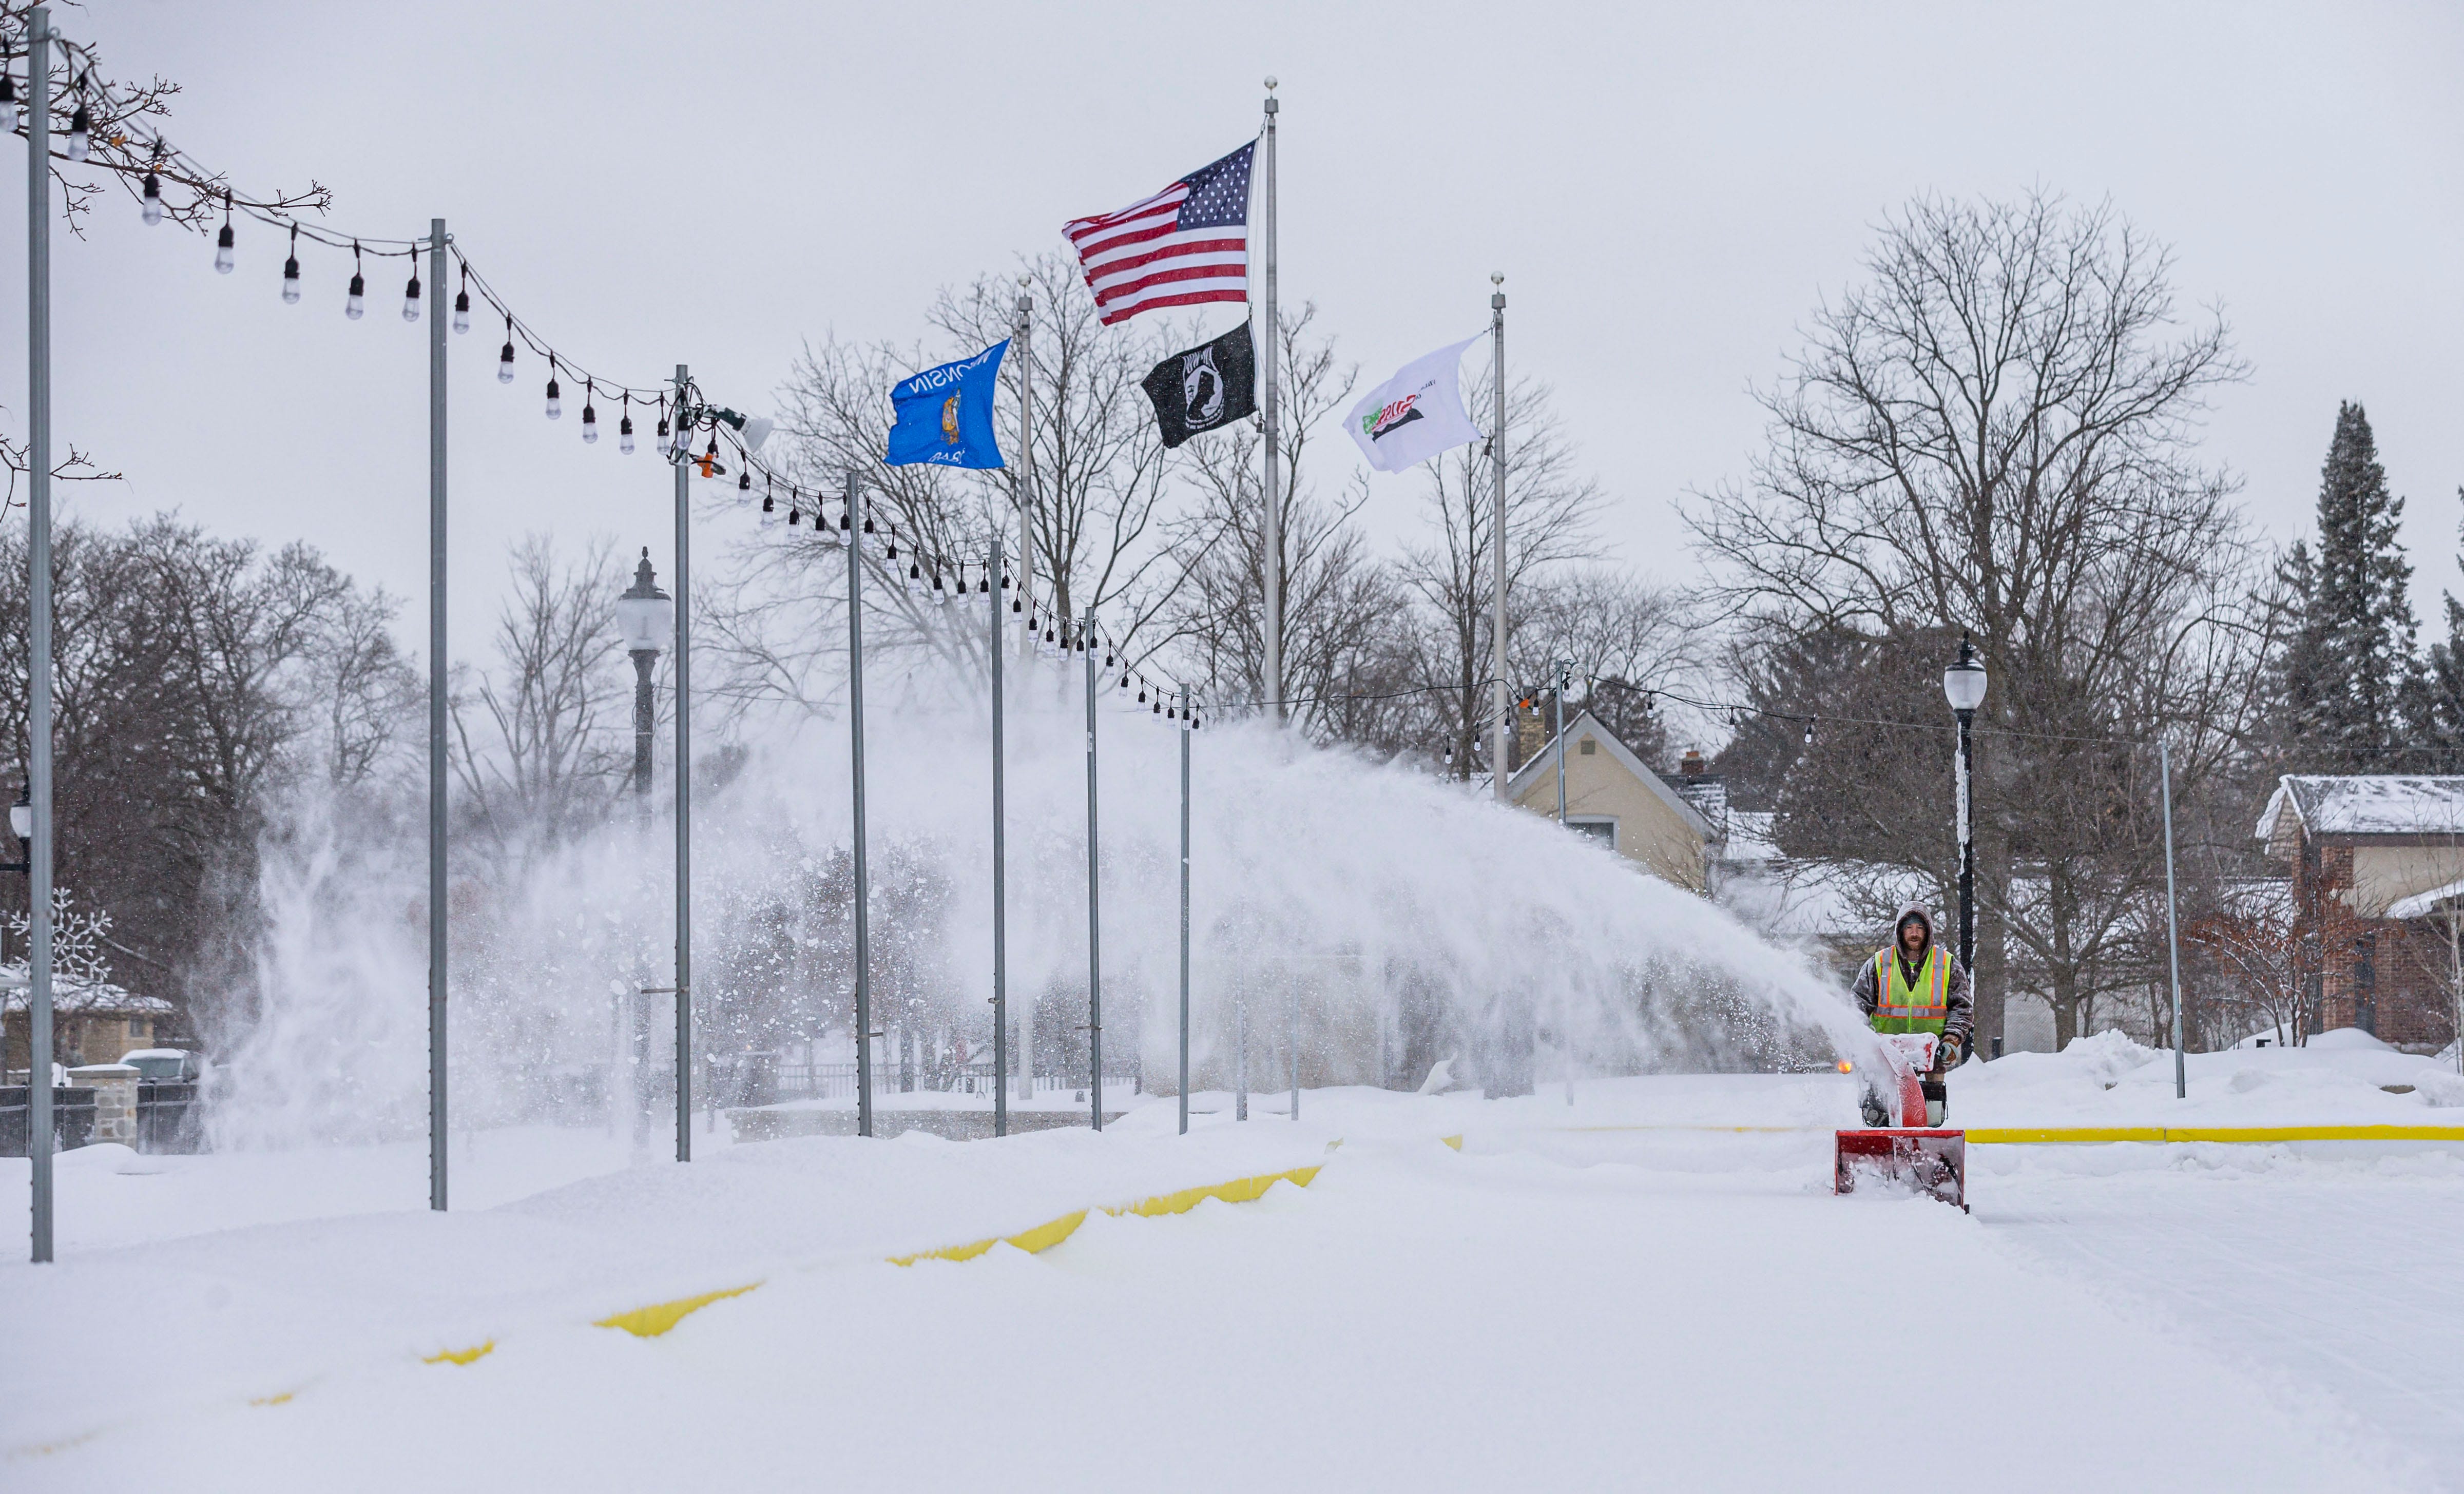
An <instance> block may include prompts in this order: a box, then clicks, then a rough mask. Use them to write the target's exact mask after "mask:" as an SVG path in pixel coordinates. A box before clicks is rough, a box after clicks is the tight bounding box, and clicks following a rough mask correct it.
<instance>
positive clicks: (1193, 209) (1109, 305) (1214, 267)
mask: <svg viewBox="0 0 2464 1494" xmlns="http://www.w3.org/2000/svg"><path fill="white" fill-rule="evenodd" d="M1257 148H1258V143H1257V142H1255V141H1251V142H1250V143H1248V144H1246V145H1243V146H1242V147H1241V148H1240V149H1238V150H1236V151H1234V152H1232V154H1230V155H1228V156H1225V157H1224V158H1223V159H1222V160H1221V161H1218V162H1216V163H1215V164H1214V165H1208V166H1201V167H1199V169H1197V170H1195V171H1192V172H1191V173H1189V175H1187V176H1185V177H1182V178H1181V179H1180V180H1179V181H1177V182H1175V183H1173V184H1172V185H1171V186H1170V187H1165V188H1164V189H1163V190H1162V191H1160V192H1157V193H1155V195H1154V196H1153V197H1149V198H1146V199H1144V200H1143V201H1140V202H1134V203H1132V204H1131V205H1130V206H1128V207H1127V208H1124V209H1121V210H1120V211H1118V212H1108V213H1104V214H1102V215H1100V216H1098V217H1093V218H1080V219H1078V220H1077V221H1076V222H1074V223H1069V224H1067V225H1064V226H1063V228H1062V230H1061V231H1062V232H1064V233H1066V234H1067V235H1068V236H1069V241H1070V242H1071V243H1072V244H1074V245H1076V246H1077V249H1078V263H1079V265H1080V266H1081V267H1082V268H1083V269H1084V270H1085V271H1086V274H1087V288H1088V289H1089V290H1090V291H1093V292H1094V293H1095V309H1096V310H1097V311H1099V312H1101V313H1102V314H1103V318H1104V323H1105V325H1107V326H1110V325H1111V324H1112V323H1114V322H1116V321H1127V320H1129V319H1131V318H1132V317H1134V316H1136V315H1137V314H1138V313H1140V312H1142V311H1154V310H1155V309H1157V308H1158V307H1163V306H1196V305H1199V304H1200V303H1201V302H1205V301H1245V300H1247V299H1248V298H1249V159H1250V157H1251V155H1252V154H1254V153H1255V152H1256V150H1257Z"/></svg>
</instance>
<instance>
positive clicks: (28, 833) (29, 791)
mask: <svg viewBox="0 0 2464 1494" xmlns="http://www.w3.org/2000/svg"><path fill="white" fill-rule="evenodd" d="M9 833H10V834H11V835H13V836H15V837H17V839H19V840H21V841H31V840H33V838H34V790H33V785H32V784H28V783H20V784H18V785H17V802H15V803H13V804H11V805H10V806H9Z"/></svg>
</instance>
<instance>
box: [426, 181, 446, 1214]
mask: <svg viewBox="0 0 2464 1494" xmlns="http://www.w3.org/2000/svg"><path fill="white" fill-rule="evenodd" d="M428 283H429V284H430V285H433V286H435V287H437V293H436V297H437V307H436V315H433V316H430V317H429V319H428V1206H429V1208H431V1209H443V1208H444V1207H445V1200H446V1189H445V1181H446V1176H445V1163H446V1154H447V1147H446V1139H447V1137H448V1135H449V1134H450V1131H448V1129H447V1123H448V1121H449V1120H450V1119H451V1110H448V1108H447V1103H446V1093H447V1091H446V1080H447V1076H448V1074H449V1073H450V1072H451V1065H450V1064H449V1063H448V1062H447V1047H446V1035H447V1025H446V1009H445V992H446V988H447V978H446V937H447V930H448V913H449V909H448V908H447V905H446V896H447V890H446V885H445V852H446V840H445V836H446V829H445V776H446V770H447V767H448V761H447V758H446V756H445V698H446V697H445V667H446V649H445V486H446V484H445V322H446V318H445V316H444V315H443V313H444V309H445V292H444V286H445V220H444V219H442V218H431V219H429V224H428Z"/></svg>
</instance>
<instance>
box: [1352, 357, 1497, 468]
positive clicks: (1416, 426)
mask: <svg viewBox="0 0 2464 1494" xmlns="http://www.w3.org/2000/svg"><path fill="white" fill-rule="evenodd" d="M1477 341H1480V339H1478V338H1476V337H1471V338H1465V339H1463V341H1460V342H1457V343H1456V344H1455V345H1454V346H1452V347H1441V348H1440V349H1438V350H1437V351H1436V352H1434V353H1431V354H1430V355H1429V356H1428V357H1426V358H1420V359H1415V360H1413V361H1412V362H1411V363H1406V364H1404V365H1403V371H1402V372H1400V373H1398V374H1397V375H1396V376H1395V377H1394V378H1392V379H1389V380H1387V381H1386V382H1385V383H1384V384H1379V385H1378V386H1377V387H1376V388H1375V389H1372V390H1370V391H1369V397H1368V398H1367V399H1365V400H1362V401H1361V402H1360V403H1359V404H1358V405H1355V406H1353V408H1352V439H1353V440H1354V441H1357V442H1359V443H1360V450H1362V452H1364V453H1365V454H1366V455H1367V456H1368V458H1369V465H1370V466H1372V467H1375V468H1376V469H1377V470H1378V471H1379V472H1401V471H1402V470H1403V469H1405V468H1406V467H1410V466H1413V465H1414V464H1416V463H1419V462H1425V461H1427V460H1428V459H1429V458H1430V457H1433V456H1435V455H1437V454H1438V453H1439V452H1440V451H1445V450H1452V449H1454V448H1455V447H1459V446H1462V445H1463V444H1464V443H1465V442H1469V441H1477V440H1479V439H1480V431H1479V429H1478V428H1476V427H1474V426H1473V425H1472V423H1471V417H1469V416H1467V415H1465V414H1464V413H1463V380H1462V377H1461V375H1460V374H1459V373H1458V372H1457V369H1456V365H1457V364H1459V363H1462V362H1463V349H1464V348H1467V347H1469V346H1471V345H1472V344H1473V343H1474V342H1477Z"/></svg>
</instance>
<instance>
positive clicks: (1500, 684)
mask: <svg viewBox="0 0 2464 1494" xmlns="http://www.w3.org/2000/svg"><path fill="white" fill-rule="evenodd" d="M1488 283H1489V284H1490V285H1491V286H1503V285H1504V284H1506V275H1505V274H1504V273H1503V272H1500V273H1498V274H1496V275H1490V276H1489V277H1488ZM1488 335H1489V341H1490V347H1491V351H1492V355H1493V356H1492V362H1491V364H1490V371H1489V380H1490V383H1491V384H1494V385H1495V387H1494V388H1492V389H1491V390H1490V393H1491V395H1492V397H1493V404H1492V406H1491V411H1490V415H1489V422H1488V457H1489V463H1490V472H1491V475H1492V478H1493V479H1494V482H1495V486H1496V489H1497V520H1496V524H1497V527H1496V531H1495V533H1494V534H1492V535H1491V536H1490V538H1489V545H1490V555H1491V560H1493V562H1494V575H1493V579H1492V582H1491V586H1490V596H1489V602H1490V607H1491V611H1492V614H1493V617H1492V621H1491V627H1490V638H1491V642H1492V647H1491V648H1490V649H1489V658H1488V672H1489V674H1490V676H1491V679H1490V681H1489V711H1490V713H1491V714H1492V715H1494V716H1495V718H1496V719H1495V722H1494V725H1493V730H1494V731H1495V733H1496V735H1495V736H1492V737H1490V738H1489V746H1488V774H1489V780H1490V786H1491V788H1492V789H1493V790H1494V791H1495V793H1496V795H1497V802H1499V803H1501V804H1502V803H1504V802H1506V735H1507V730H1508V728H1509V727H1510V726H1511V724H1512V723H1511V722H1510V721H1509V720H1508V719H1507V714H1506V292H1504V291H1503V290H1494V291H1491V292H1490V294H1489V297H1488Z"/></svg>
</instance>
